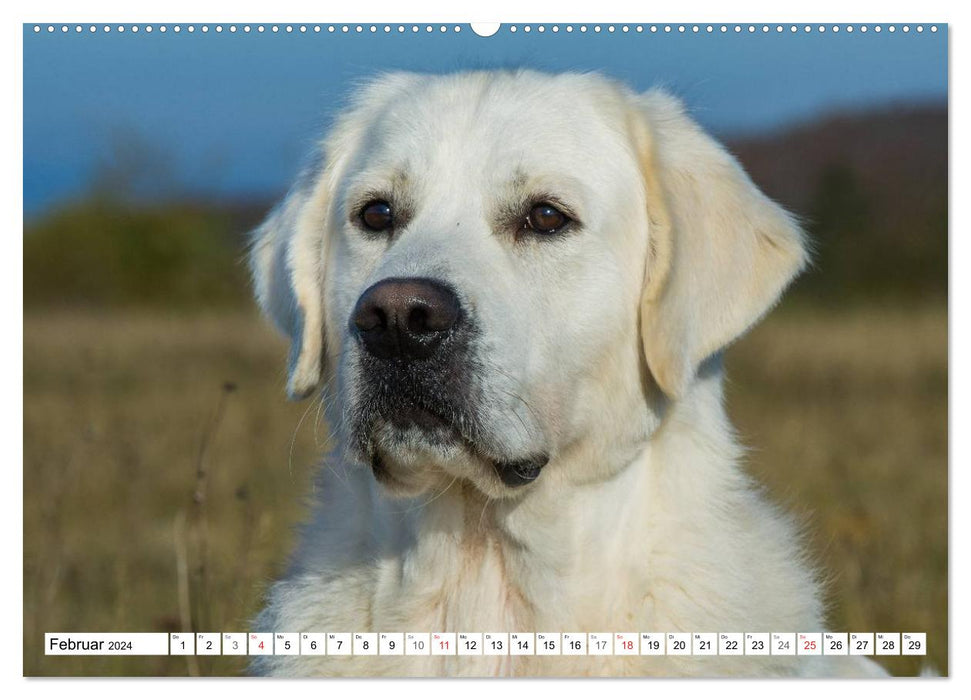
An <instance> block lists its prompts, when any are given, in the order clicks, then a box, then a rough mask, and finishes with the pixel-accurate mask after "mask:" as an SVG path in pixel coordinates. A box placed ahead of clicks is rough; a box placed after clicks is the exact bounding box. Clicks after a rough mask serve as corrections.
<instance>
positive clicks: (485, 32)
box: [471, 22, 502, 36]
mask: <svg viewBox="0 0 971 700" xmlns="http://www.w3.org/2000/svg"><path fill="white" fill-rule="evenodd" d="M471 26H472V31H473V32H475V34H476V36H492V35H493V34H495V33H496V32H498V31H499V27H501V26H502V25H501V24H499V23H498V22H473V23H472V25H471Z"/></svg>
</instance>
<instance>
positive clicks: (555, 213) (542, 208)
mask: <svg viewBox="0 0 971 700" xmlns="http://www.w3.org/2000/svg"><path fill="white" fill-rule="evenodd" d="M569 222H570V217H569V216H567V215H566V214H564V213H563V212H561V211H560V210H559V209H557V208H556V207H554V206H553V205H552V204H546V203H542V204H537V205H536V206H534V207H533V208H532V209H530V210H529V215H528V216H527V217H526V226H527V227H528V228H529V229H531V230H533V231H536V232H537V233H556V232H557V231H559V230H560V229H561V228H563V227H564V226H566V225H567V224H568V223H569Z"/></svg>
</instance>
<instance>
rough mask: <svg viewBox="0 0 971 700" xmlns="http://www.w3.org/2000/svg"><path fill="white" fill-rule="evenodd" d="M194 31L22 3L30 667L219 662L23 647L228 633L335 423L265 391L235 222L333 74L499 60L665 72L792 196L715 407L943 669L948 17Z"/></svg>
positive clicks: (279, 345)
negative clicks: (809, 245)
mask: <svg viewBox="0 0 971 700" xmlns="http://www.w3.org/2000/svg"><path fill="white" fill-rule="evenodd" d="M215 27H216V25H210V26H209V31H208V32H206V33H203V32H202V31H201V26H199V25H197V26H196V27H195V31H194V32H193V33H190V32H188V31H187V28H186V27H185V26H183V27H182V31H181V32H179V33H176V32H175V31H174V25H167V27H166V28H167V31H166V32H165V33H162V32H161V31H160V28H159V26H158V25H156V26H154V27H153V28H152V29H153V31H151V32H149V31H148V28H147V27H146V26H144V25H142V26H140V27H139V31H138V32H137V33H133V32H132V31H131V25H126V31H124V32H119V31H118V30H117V27H116V26H112V31H111V32H110V33H105V32H104V31H103V30H102V29H101V25H99V29H98V31H97V32H96V33H91V32H89V30H88V25H84V26H83V27H82V31H81V32H76V31H75V25H70V26H69V27H68V31H67V32H62V31H61V26H60V25H57V26H56V28H55V32H53V33H48V32H47V27H46V26H45V27H43V30H42V31H41V32H40V33H35V32H34V31H33V26H32V25H31V26H25V27H24V33H25V37H24V39H25V41H24V211H25V227H24V234H23V235H24V261H23V264H24V673H25V674H26V675H212V674H217V675H225V674H235V673H239V672H241V671H242V670H243V663H242V660H241V659H240V658H238V657H236V658H234V657H226V658H205V657H198V658H196V657H146V658H141V657H129V658H126V657H45V656H44V655H43V635H44V633H45V632H70V631H79V632H82V631H83V632H98V631H105V632H107V631H132V632H151V631H188V630H191V631H220V632H222V631H246V630H247V628H248V620H249V619H250V618H251V616H252V615H253V614H254V613H255V612H256V610H257V609H258V607H259V604H260V601H261V596H262V594H263V592H264V590H265V588H266V585H267V583H268V582H269V581H271V580H272V579H273V578H274V577H275V576H276V575H278V574H279V573H280V572H281V570H282V567H283V566H284V564H285V562H286V557H287V554H288V551H289V548H290V545H291V543H292V527H293V525H294V524H295V523H297V522H299V521H300V519H301V518H302V517H303V516H304V514H305V501H304V498H305V495H306V494H307V493H308V492H309V488H310V486H309V476H310V474H311V472H312V470H313V468H314V465H315V463H316V462H317V460H318V459H319V458H320V455H321V454H322V452H323V450H324V449H325V446H326V445H325V436H326V435H327V428H326V426H324V425H322V423H321V419H320V415H319V411H318V410H317V406H316V404H315V403H313V402H308V403H300V404H291V403H287V402H286V401H285V400H284V391H283V389H284V384H285V376H284V363H285V358H286V347H285V343H284V342H283V341H282V340H281V339H280V338H279V337H277V336H276V335H275V334H274V332H273V331H272V329H271V328H270V327H269V325H268V324H267V323H266V322H264V321H263V320H261V319H260V318H259V316H258V314H257V312H256V309H255V306H254V304H253V302H252V301H251V293H250V289H249V285H248V280H247V276H246V269H245V264H244V240H245V233H246V232H247V231H248V230H249V229H250V228H251V227H252V226H254V225H255V224H256V223H258V222H259V220H260V218H261V217H262V216H263V215H264V214H265V213H266V212H267V211H268V209H269V208H270V207H271V206H272V204H273V203H274V201H275V200H276V199H277V198H279V197H280V196H282V194H283V193H284V192H285V191H286V189H287V186H288V184H289V182H290V180H291V179H292V178H293V177H294V176H295V174H296V173H297V172H298V170H299V167H300V165H301V163H302V160H303V157H304V155H305V154H306V153H307V152H308V151H309V149H310V146H311V144H313V143H314V142H315V140H316V139H318V138H319V137H320V135H321V134H322V133H324V131H325V130H326V127H327V125H328V123H329V122H330V120H331V118H332V117H333V115H334V114H335V112H336V111H337V110H338V109H339V108H340V105H341V103H342V101H344V100H345V99H346V98H347V96H348V95H349V94H351V93H353V91H354V89H355V85H356V84H357V81H359V80H361V79H363V78H366V77H367V76H369V75H373V74H374V73H375V72H378V71H383V70H393V69H406V70H420V71H432V72H444V71H451V70H458V69H463V68H480V67H486V68H488V67H508V66H527V67H533V68H539V69H547V70H599V71H602V72H604V73H606V74H609V75H611V76H614V77H617V78H619V79H622V80H624V81H626V82H628V83H630V84H631V85H633V86H635V87H637V88H640V89H647V88H649V87H652V86H655V85H662V86H665V87H666V88H667V89H669V90H670V91H672V92H674V93H675V94H677V95H679V96H681V97H682V98H683V99H684V100H685V102H686V103H687V105H688V106H689V108H690V109H691V111H692V113H693V114H694V116H695V117H696V119H698V121H700V122H701V123H702V124H703V125H704V126H705V127H706V128H708V129H709V130H710V131H712V132H713V133H714V134H716V135H717V136H718V137H720V138H721V139H722V140H723V141H724V142H725V143H726V144H727V145H728V146H729V148H730V149H731V150H732V151H733V152H734V153H735V154H736V155H737V156H738V157H739V159H740V160H741V161H742V163H743V164H744V165H745V167H746V169H747V170H748V171H749V173H750V174H751V175H752V177H753V179H754V180H755V182H756V183H757V184H758V185H759V186H760V187H761V188H762V189H763V190H764V191H765V192H766V193H768V194H769V195H770V196H772V197H773V198H775V199H776V200H777V201H779V202H781V203H782V204H784V205H785V206H786V207H788V208H789V209H790V210H791V211H793V212H795V213H796V214H797V215H799V216H800V217H801V219H802V221H803V222H804V225H805V227H806V229H807V230H808V231H809V232H810V234H811V236H812V238H813V241H814V244H815V248H816V253H815V265H814V267H813V269H812V270H810V271H809V272H808V273H807V274H805V275H804V276H803V277H802V278H801V279H800V280H799V281H798V282H797V283H796V285H795V286H794V287H793V289H792V290H790V292H789V294H788V295H787V296H786V297H785V299H784V301H783V303H782V304H781V305H780V306H779V307H778V308H777V309H776V310H775V311H774V312H773V313H772V314H771V315H770V316H769V317H768V319H767V320H765V321H764V322H763V323H762V324H761V325H760V326H758V327H757V328H756V329H755V330H754V331H752V332H751V333H750V334H749V335H748V336H747V337H746V338H744V339H743V340H741V341H740V342H738V343H737V344H736V345H735V346H733V347H732V348H731V349H730V350H729V352H728V355H727V368H728V386H727V396H728V399H727V400H728V407H729V412H730V414H731V415H732V418H733V420H734V421H735V423H736V425H737V427H738V430H739V433H740V436H741V439H742V440H743V442H744V443H745V444H746V445H747V446H748V447H749V448H750V450H749V454H748V468H749V470H750V471H751V472H752V473H753V474H754V475H755V476H756V477H757V478H758V479H759V480H760V481H761V482H762V483H763V484H765V485H766V487H767V490H768V492H769V495H770V497H771V498H772V499H774V500H775V501H776V502H778V503H780V504H782V505H783V506H784V507H786V508H788V509H789V510H790V511H792V512H793V513H794V514H795V515H796V517H798V518H799V519H800V521H801V522H803V523H805V525H806V532H807V536H808V537H809V544H810V547H811V551H812V554H813V555H814V556H815V558H816V560H817V561H818V563H819V565H820V566H821V568H822V570H823V571H825V572H826V574H827V590H828V599H827V600H828V605H829V622H830V628H831V629H834V630H840V631H902V632H903V631H913V632H927V641H928V649H929V656H928V657H927V659H926V661H927V662H928V663H930V664H932V665H933V666H934V667H935V668H937V669H938V670H939V671H941V672H942V673H947V671H948V659H947V648H948V647H947V644H948V637H947V634H948V608H947V566H948V557H947V553H948V549H947V545H948V537H947V535H948V533H947V507H948V500H947V499H948V490H947V473H948V472H947V469H948V461H947V459H948V452H947V417H948V414H947V386H948V383H947V376H948V375H947V340H948V336H947V291H948V285H947V279H948V278H947V275H948V265H947V262H948V112H947V90H948V76H947V28H946V27H945V26H943V25H941V26H937V27H936V31H933V32H932V31H931V30H930V27H931V25H925V26H924V27H923V29H924V31H922V32H917V31H916V27H915V26H911V27H910V28H909V29H910V31H909V32H904V31H903V30H902V26H901V25H897V27H896V31H895V32H893V33H891V32H890V31H889V26H888V25H883V27H882V31H881V32H879V33H878V32H876V31H875V28H874V27H873V26H872V25H871V26H870V27H869V28H868V29H869V31H868V32H866V33H864V32H862V31H861V28H860V27H855V28H854V30H855V31H853V32H850V31H848V29H847V27H846V25H841V31H839V32H834V31H832V28H830V27H827V31H826V32H824V33H820V32H818V31H816V30H815V29H814V31H812V32H810V33H805V32H804V31H803V29H802V27H800V28H799V31H797V32H795V33H792V32H790V31H789V29H788V27H787V28H786V31H784V32H783V33H781V34H780V33H777V32H775V27H774V25H773V27H772V29H771V31H769V32H768V33H765V32H762V31H761V25H760V26H758V27H757V28H756V31H755V32H752V33H749V32H748V31H747V26H746V27H743V28H742V31H741V32H740V33H735V32H734V31H733V28H730V29H729V31H728V32H727V33H725V34H722V33H720V32H719V31H718V28H717V27H716V29H715V32H714V33H713V34H711V35H709V34H707V33H706V32H705V31H704V28H702V30H701V33H699V34H694V33H692V32H691V31H690V27H689V29H688V31H687V32H685V33H684V34H681V33H679V32H677V31H676V30H675V31H673V32H671V33H665V32H663V30H661V31H659V32H657V33H651V32H650V31H649V30H648V29H646V28H645V31H644V32H643V33H637V32H636V30H635V28H634V25H632V26H631V29H630V31H629V32H627V33H624V32H623V31H622V30H621V29H620V27H619V26H618V28H617V30H616V31H615V32H614V33H610V32H608V31H607V29H606V26H604V27H603V29H602V31H601V32H596V31H595V30H594V28H593V25H590V26H589V28H588V31H586V32H581V31H580V29H579V26H578V25H577V26H575V27H574V31H572V32H567V31H566V30H565V25H561V26H560V31H559V32H557V33H554V32H552V30H551V29H550V28H549V27H546V28H544V30H545V31H544V32H540V31H539V28H538V26H537V25H533V26H532V27H530V31H529V32H526V31H525V27H523V26H519V27H517V28H516V29H517V31H515V32H513V31H511V28H510V27H508V26H504V27H503V28H502V30H501V31H500V32H499V34H497V35H496V36H493V37H490V38H482V37H478V36H475V35H474V34H473V33H472V32H471V30H470V29H469V27H468V26H466V25H463V26H462V27H461V31H460V32H458V33H456V32H454V31H453V27H452V26H451V25H450V26H449V27H448V30H449V31H447V32H441V31H440V29H439V27H438V26H437V25H436V27H435V28H434V31H432V32H426V31H425V25H422V26H421V28H420V31H418V32H417V33H415V32H412V31H411V27H410V26H408V27H406V31H405V32H404V33H402V34H399V33H398V32H397V25H395V26H393V27H392V30H393V31H392V32H391V33H390V34H385V33H384V27H383V25H380V26H378V27H376V31H375V32H374V33H371V31H370V27H369V26H364V27H363V28H362V31H361V32H360V33H358V32H357V31H356V27H354V26H351V27H350V31H349V32H348V33H346V34H345V33H343V32H342V31H341V28H340V27H337V30H336V31H335V32H334V33H330V32H328V29H327V26H326V25H324V26H323V27H322V31H321V32H320V33H316V32H314V31H313V25H311V26H310V27H308V31H307V32H306V33H301V32H300V31H299V27H294V31H293V33H287V32H286V31H285V29H284V28H283V27H281V28H280V31H279V32H278V33H273V32H272V31H270V29H269V27H270V25H267V30H266V31H265V32H264V33H262V34H261V33H258V32H257V31H256V30H255V25H254V29H253V31H252V32H250V33H248V34H247V33H245V32H243V31H242V25H239V27H238V28H237V31H236V32H232V31H231V30H230V25H222V31H221V32H217V31H216V29H215ZM544 99H545V98H544ZM562 99H563V102H564V106H565V108H566V107H568V105H569V95H563V96H562ZM924 661H925V659H923V658H921V657H881V658H880V662H881V663H883V664H884V665H885V666H886V667H887V668H888V669H890V670H891V671H893V672H895V673H899V674H913V673H915V672H917V671H918V670H919V668H920V666H921V664H922V663H923V662H924Z"/></svg>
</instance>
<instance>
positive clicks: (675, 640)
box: [44, 632, 927, 656]
mask: <svg viewBox="0 0 971 700" xmlns="http://www.w3.org/2000/svg"><path fill="white" fill-rule="evenodd" d="M44 646H45V649H44V653H45V654H46V655H48V656H168V655H172V656H900V655H903V656H924V655H926V654H927V634H926V633H924V632H198V633H196V634H192V633H186V632H173V633H171V634H167V633H164V632H158V633H127V632H106V633H76V632H68V633H48V634H46V635H44Z"/></svg>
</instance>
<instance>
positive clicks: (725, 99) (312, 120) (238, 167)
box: [24, 25, 948, 214]
mask: <svg viewBox="0 0 971 700" xmlns="http://www.w3.org/2000/svg"><path fill="white" fill-rule="evenodd" d="M128 26H130V25H128ZM171 26H172V25H169V27H171ZM211 26H214V25H211ZM885 26H886V25H885ZM843 27H844V29H843V31H840V32H839V33H833V32H832V31H831V30H830V31H827V32H825V33H819V32H817V31H813V32H811V33H805V32H803V31H802V30H801V28H800V31H799V32H797V33H795V34H792V33H790V32H789V31H786V32H785V33H783V34H777V33H776V32H775V31H774V29H773V31H771V32H769V33H768V34H763V33H762V32H761V31H757V32H756V33H754V34H749V33H748V32H747V31H743V32H741V33H739V34H736V33H735V32H733V31H731V30H730V31H729V32H728V33H727V34H722V33H720V32H718V31H717V30H716V32H715V33H713V34H707V33H706V32H704V31H703V30H702V32H701V33H699V34H693V33H691V32H690V31H689V32H687V33H685V34H681V33H678V32H677V31H673V32H671V33H664V32H663V31H659V32H658V33H654V34H652V33H650V32H648V31H645V32H644V33H641V34H638V33H635V32H630V33H628V34H623V33H620V32H619V31H618V32H615V33H613V34H608V33H607V32H601V33H599V34H597V33H594V32H593V31H588V32H586V33H580V32H579V31H574V32H572V33H569V34H568V33H566V32H564V31H562V30H561V31H560V32H559V33H557V34H553V33H551V32H549V31H547V32H546V33H544V34H539V33H537V32H536V31H535V30H534V31H533V32H531V33H529V34H525V33H523V32H522V30H521V29H520V31H518V32H516V33H511V32H509V31H508V27H505V26H504V27H503V29H502V30H500V32H499V33H498V34H496V35H494V36H492V37H488V38H484V37H479V36H476V35H475V34H474V33H472V31H471V30H470V29H469V27H468V26H465V25H463V26H462V31H461V32H460V33H458V34H456V33H454V32H451V31H449V32H447V33H444V34H442V33H440V32H438V31H435V32H433V33H431V34H428V33H425V32H424V31H422V32H420V33H418V34H413V33H411V32H410V31H408V32H406V33H405V34H403V35H399V34H398V33H397V32H392V33H391V34H384V33H383V32H381V31H380V29H379V32H378V33H377V34H371V33H370V32H368V31H365V32H364V33H362V34H358V33H355V32H353V31H352V32H351V33H349V34H343V33H341V32H340V31H338V32H336V33H333V34H330V33H328V32H327V31H326V28H325V29H324V31H322V32H321V33H319V34H315V33H313V32H312V31H311V32H308V33H306V34H300V33H299V32H294V33H291V34H287V33H285V32H283V31H282V30H281V32H280V33H278V34H273V33H271V32H269V31H267V32H264V33H262V34H259V33H256V32H255V31H254V32H251V33H249V34H244V33H242V32H240V31H238V32H236V33H230V32H229V31H228V30H226V31H223V32H222V33H219V34H217V33H215V32H214V31H212V30H210V31H209V32H208V33H206V34H203V33H202V32H201V31H198V30H197V31H196V32H194V33H192V34H189V33H187V32H186V31H184V30H183V31H182V32H181V33H179V34H175V33H174V32H172V31H171V29H170V30H169V31H168V32H166V33H165V34H162V33H160V32H158V30H157V27H156V29H155V31H153V32H152V33H150V34H149V33H146V32H145V31H144V29H142V31H139V32H138V33H137V34H133V33H132V32H131V31H130V30H129V31H126V32H124V33H118V32H117V31H112V32H111V33H108V34H106V33H104V32H102V31H100V30H99V31H98V32H97V33H94V34H92V33H90V32H88V31H87V28H86V27H85V30H84V31H83V32H82V33H80V34H77V33H75V32H74V30H73V25H72V29H71V31H70V32H68V33H66V34H63V33H61V31H60V29H59V28H58V30H57V31H56V32H55V33H53V34H48V33H47V32H46V30H45V31H43V32H41V33H40V34H35V33H34V32H33V29H32V25H25V27H24V207H25V211H26V212H27V213H28V214H37V213H39V212H42V211H43V210H45V209H46V208H48V207H50V206H53V205H56V204H57V203H59V202H61V201H64V200H66V199H70V198H71V197H76V196H80V195H82V194H83V193H84V192H86V191H87V190H88V189H89V188H90V186H91V178H92V175H93V173H95V172H96V171H97V169H98V165H99V163H102V162H103V161H104V160H105V158H106V157H108V156H107V154H109V153H110V152H111V146H112V144H113V143H115V144H116V143H118V142H120V141H125V140H136V141H137V142H139V143H145V144H148V145H150V147H151V149H152V151H153V152H158V153H161V154H164V158H165V161H166V162H167V164H168V166H169V169H170V170H171V171H172V172H173V173H174V177H175V178H176V179H177V180H178V182H179V183H180V186H181V187H182V188H183V189H185V190H188V191H190V192H192V193H195V194H198V195H214V196H221V197H234V198H242V197H246V196H255V197H261V198H266V197H272V196H276V195H278V194H280V193H281V192H282V191H283V190H284V189H285V188H286V186H287V184H288V182H289V180H290V179H291V178H292V177H293V176H294V174H295V173H296V171H297V169H298V168H299V165H300V163H301V162H302V159H303V156H304V154H305V152H306V151H307V149H308V146H309V144H310V143H311V142H312V141H313V140H314V139H315V138H316V137H317V135H319V134H320V133H322V131H323V130H324V129H325V128H326V125H327V124H328V122H329V120H330V118H331V117H332V115H333V114H334V112H335V111H336V109H338V108H339V106H340V104H341V100H342V99H343V96H345V95H346V94H347V92H348V90H351V89H353V85H354V81H355V80H357V79H360V78H362V77H366V76H368V75H370V74H373V73H375V72H377V71H382V70H390V69H403V70H415V71H428V72H445V71H454V70H460V69H465V68H480V67H498V66H527V67H532V68H539V69H547V70H591V69H593V70H600V71H602V72H605V73H607V74H610V75H612V76H614V77H617V78H620V79H622V80H625V81H626V82H628V83H630V84H631V85H633V86H635V87H637V88H642V89H646V88H649V87H652V86H654V85H664V86H666V87H667V88H669V89H670V90H672V91H673V92H675V93H677V94H678V95H680V96H681V97H682V98H683V99H684V100H685V101H686V102H687V103H688V105H689V107H690V108H691V109H692V111H693V112H694V114H695V116H696V118H697V119H698V120H699V121H701V123H702V124H704V125H705V126H707V127H708V128H710V129H712V130H714V131H715V132H716V133H719V134H722V135H731V134H738V133H749V132H758V131H763V130H767V129H776V128H781V127H784V126H786V125H789V124H792V123H796V122H803V121H809V120H811V119H813V118H815V117H818V116H819V115H821V114H825V113H828V112H833V111H838V110H846V109H856V108H862V107H867V106H871V105H881V104H886V103H893V102H908V101H912V102H925V101H932V100H937V101H944V100H945V99H946V98H947V80H948V75H947V28H946V27H945V26H943V25H941V26H940V27H939V31H937V32H934V33H932V32H930V31H928V30H927V29H926V28H925V31H924V32H923V33H919V34H918V33H917V32H915V31H913V29H912V30H911V31H910V32H909V33H906V34H905V33H903V32H902V31H900V30H899V29H898V31H897V32H895V33H892V34H891V33H889V32H887V31H886V30H885V31H883V32H881V33H879V34H877V33H875V32H874V31H872V29H871V30H870V31H869V32H867V33H865V34H864V33H862V32H860V31H859V30H858V29H857V30H856V31H854V32H852V33H848V32H846V31H845V25H843ZM563 99H564V100H565V101H568V100H569V96H568V95H564V96H563Z"/></svg>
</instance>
